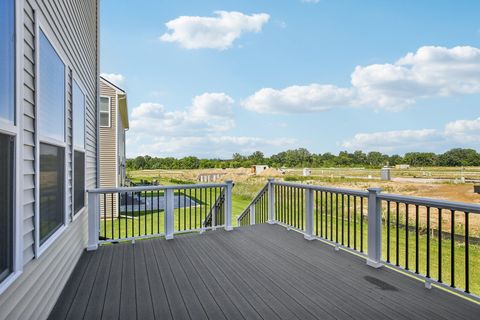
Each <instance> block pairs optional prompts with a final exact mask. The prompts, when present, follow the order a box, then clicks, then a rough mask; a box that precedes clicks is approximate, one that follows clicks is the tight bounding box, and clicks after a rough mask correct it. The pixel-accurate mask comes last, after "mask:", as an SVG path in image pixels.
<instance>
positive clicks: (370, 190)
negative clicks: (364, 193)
mask: <svg viewBox="0 0 480 320" xmlns="http://www.w3.org/2000/svg"><path fill="white" fill-rule="evenodd" d="M367 190H368V192H372V193H380V192H382V188H368V189H367Z"/></svg>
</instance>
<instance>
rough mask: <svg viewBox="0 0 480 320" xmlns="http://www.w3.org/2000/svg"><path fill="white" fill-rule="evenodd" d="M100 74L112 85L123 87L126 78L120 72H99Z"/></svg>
mask: <svg viewBox="0 0 480 320" xmlns="http://www.w3.org/2000/svg"><path fill="white" fill-rule="evenodd" d="M100 76H102V77H103V78H105V79H107V80H108V81H110V82H111V83H113V84H114V85H117V86H119V87H120V88H121V87H123V85H124V84H125V80H126V79H125V76H123V75H122V74H120V73H100Z"/></svg>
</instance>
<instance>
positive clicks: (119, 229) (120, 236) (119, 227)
mask: <svg viewBox="0 0 480 320" xmlns="http://www.w3.org/2000/svg"><path fill="white" fill-rule="evenodd" d="M121 203H122V194H121V193H120V192H119V193H118V201H117V210H118V238H119V239H120V238H122V231H121V230H122V228H121V227H122V215H121V212H120V211H121V210H120V209H121V208H120V205H121Z"/></svg>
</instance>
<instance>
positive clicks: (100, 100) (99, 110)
mask: <svg viewBox="0 0 480 320" xmlns="http://www.w3.org/2000/svg"><path fill="white" fill-rule="evenodd" d="M102 98H107V99H108V126H102V113H106V112H104V111H103V112H102V109H101V104H102ZM98 107H99V108H98V112H99V122H100V128H111V127H112V97H110V96H102V95H101V96H100V98H99V106H98Z"/></svg>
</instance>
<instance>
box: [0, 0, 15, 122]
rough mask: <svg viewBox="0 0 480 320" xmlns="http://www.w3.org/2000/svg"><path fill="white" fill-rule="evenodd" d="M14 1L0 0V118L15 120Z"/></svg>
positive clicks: (8, 120) (9, 120)
mask: <svg viewBox="0 0 480 320" xmlns="http://www.w3.org/2000/svg"><path fill="white" fill-rule="evenodd" d="M14 67H15V33H14V1H12V0H8V1H6V0H0V120H5V121H7V122H11V123H13V122H14V120H15V106H14V94H15V90H14V82H15V73H14Z"/></svg>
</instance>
